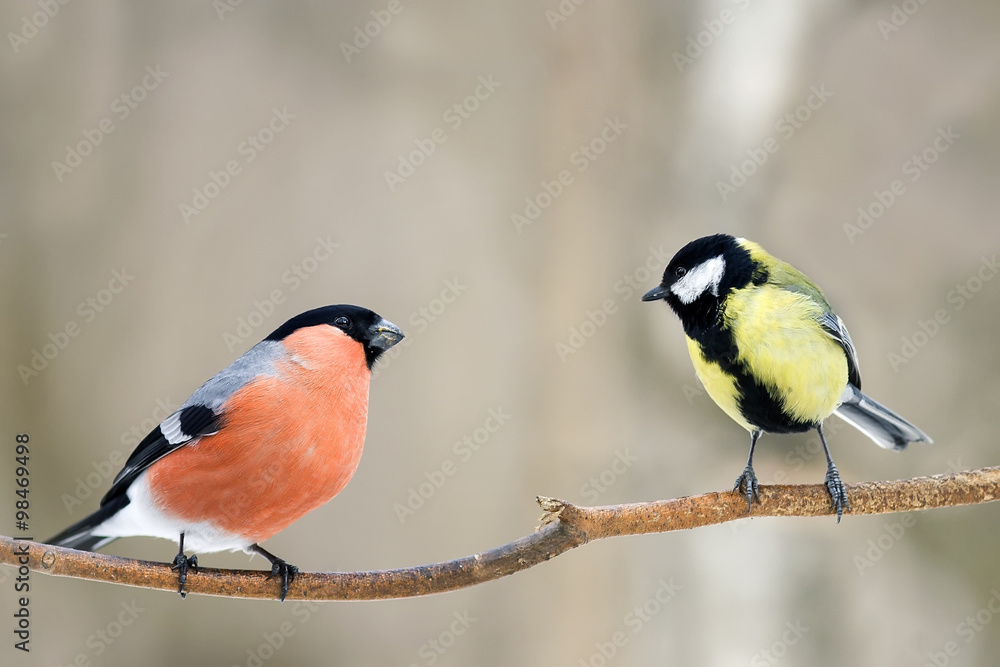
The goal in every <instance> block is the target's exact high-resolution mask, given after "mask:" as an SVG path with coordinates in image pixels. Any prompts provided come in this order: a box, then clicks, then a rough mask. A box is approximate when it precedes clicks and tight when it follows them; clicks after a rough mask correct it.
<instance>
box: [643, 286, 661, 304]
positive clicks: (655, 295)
mask: <svg viewBox="0 0 1000 667" xmlns="http://www.w3.org/2000/svg"><path fill="white" fill-rule="evenodd" d="M666 296H667V288H666V287H664V286H663V285H657V286H656V287H654V288H653V289H651V290H649V291H648V292H646V293H645V294H643V295H642V300H643V301H659V300H660V299H665V298H666Z"/></svg>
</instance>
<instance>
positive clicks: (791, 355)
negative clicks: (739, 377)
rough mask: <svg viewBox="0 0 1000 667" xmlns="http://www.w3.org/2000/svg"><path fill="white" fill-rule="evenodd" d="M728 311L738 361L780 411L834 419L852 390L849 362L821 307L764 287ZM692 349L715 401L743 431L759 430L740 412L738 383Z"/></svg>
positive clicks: (730, 302)
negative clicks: (823, 319) (829, 332)
mask: <svg viewBox="0 0 1000 667" xmlns="http://www.w3.org/2000/svg"><path fill="white" fill-rule="evenodd" d="M724 309H725V310H724V314H723V323H724V326H725V327H726V328H727V329H728V330H729V331H730V332H732V336H733V340H734V342H735V344H736V348H737V351H738V352H737V361H738V362H739V363H740V365H741V366H742V367H743V368H745V369H746V371H747V372H748V373H749V374H750V375H751V376H752V377H754V378H756V379H757V380H758V381H759V382H760V383H761V384H763V385H764V386H765V387H766V388H767V393H768V395H769V396H770V397H771V398H773V399H774V400H775V401H776V402H777V403H778V405H779V406H780V409H781V412H782V413H784V414H785V415H787V416H788V417H790V418H791V419H794V420H796V421H799V422H806V423H811V424H815V423H819V422H821V421H822V420H823V419H825V418H827V417H828V416H830V414H831V413H832V412H833V411H834V409H835V408H836V407H837V405H838V404H839V401H840V396H841V394H842V393H843V390H844V388H845V387H846V386H847V357H846V356H845V354H844V351H843V349H841V347H840V345H839V344H838V343H837V342H836V341H834V340H833V338H831V337H830V336H829V335H827V334H826V333H824V332H823V330H822V329H821V328H820V327H819V325H818V324H817V322H818V319H819V318H820V317H821V316H822V314H823V309H822V307H821V306H820V305H819V304H817V303H816V302H815V301H814V300H812V299H811V298H809V297H808V296H806V295H804V294H801V293H798V292H793V291H790V290H787V289H783V288H780V287H777V286H774V285H771V284H765V285H762V286H760V287H754V286H747V287H746V288H744V289H742V290H737V291H736V292H733V293H732V294H730V295H729V297H728V298H727V299H726V301H725V303H724ZM688 350H689V352H690V354H691V359H692V361H693V362H694V366H695V371H696V372H697V374H698V377H699V378H700V379H701V381H702V383H703V384H704V385H705V389H706V390H707V391H708V393H709V395H710V396H711V397H712V399H713V400H715V402H716V403H718V405H719V407H721V408H722V409H723V410H725V412H726V414H728V415H729V416H730V417H732V418H733V419H734V420H735V421H736V422H737V423H739V424H740V425H741V426H743V427H744V428H746V429H747V430H751V431H752V430H755V425H754V423H753V421H754V420H753V415H752V414H743V411H741V406H740V402H739V401H740V391H739V389H738V387H737V382H736V380H735V379H734V378H733V377H732V376H731V375H728V374H726V373H724V372H723V371H722V369H721V368H720V367H719V365H718V364H716V363H713V362H709V361H707V360H706V359H705V358H704V356H703V354H702V352H701V348H700V346H699V345H698V343H697V342H695V341H692V340H690V339H689V340H688Z"/></svg>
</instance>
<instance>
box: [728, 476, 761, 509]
mask: <svg viewBox="0 0 1000 667" xmlns="http://www.w3.org/2000/svg"><path fill="white" fill-rule="evenodd" d="M737 491H740V492H741V493H746V497H747V511H748V512H749V511H750V509H751V508H752V507H753V499H754V498H756V499H757V502H760V486H759V485H758V484H757V475H755V474H754V471H753V467H752V466H747V467H746V468H745V469H744V470H743V474H742V475H740V476H739V477H737V478H736V484H735V485H733V493H736V492H737Z"/></svg>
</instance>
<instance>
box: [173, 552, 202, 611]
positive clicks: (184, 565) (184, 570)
mask: <svg viewBox="0 0 1000 667" xmlns="http://www.w3.org/2000/svg"><path fill="white" fill-rule="evenodd" d="M170 569H171V570H177V592H178V593H180V594H181V598H182V599H183V598H186V597H187V591H185V590H184V586H185V585H186V584H187V576H188V569H191V570H194V571H195V572H197V571H198V557H197V556H191V557H188V556H185V555H184V552H181V553H179V554H177V555H176V556H174V562H173V565H172V566H171V567H170Z"/></svg>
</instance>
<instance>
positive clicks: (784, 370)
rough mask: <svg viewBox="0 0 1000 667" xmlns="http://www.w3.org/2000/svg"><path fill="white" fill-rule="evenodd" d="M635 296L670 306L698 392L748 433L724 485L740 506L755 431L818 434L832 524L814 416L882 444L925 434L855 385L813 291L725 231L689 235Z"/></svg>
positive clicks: (836, 485)
mask: <svg viewBox="0 0 1000 667" xmlns="http://www.w3.org/2000/svg"><path fill="white" fill-rule="evenodd" d="M642 300H643V301H659V300H663V301H666V302H667V304H669V305H670V307H671V308H672V309H673V311H674V312H675V313H677V316H678V317H679V318H680V320H681V324H683V326H684V333H685V334H686V335H687V344H688V352H689V353H690V355H691V361H692V362H694V368H695V372H696V373H697V374H698V378H699V379H700V380H701V382H702V384H703V385H705V389H706V391H708V395H709V396H711V397H712V399H713V400H714V401H715V402H716V403H717V404H718V406H719V407H720V408H722V409H723V410H724V411H725V412H726V414H728V415H729V416H730V417H732V418H733V420H735V421H736V423H738V424H739V425H740V426H742V427H743V428H745V429H747V430H748V431H750V456H749V457H748V458H747V465H746V469H744V471H743V474H741V475H740V476H739V477H737V478H736V485H735V486H734V487H733V491H734V492H735V491H736V490H737V489H742V491H743V492H744V493H745V494H746V498H747V504H748V506H750V505H751V504H752V503H753V498H754V497H756V498H757V500H758V501H759V500H760V496H759V494H758V484H757V476H756V475H755V474H754V471H753V451H754V447H755V446H756V444H757V439H758V438H759V437H760V434H761V433H762V432H764V431H766V432H768V433H801V432H804V431H809V430H812V429H816V430H817V431H818V432H819V437H820V441H821V442H822V443H823V451H824V452H825V453H826V462H827V470H826V487H827V489H828V490H829V491H830V496H831V498H832V500H833V507H834V509H835V510H836V511H837V521H838V522H839V521H840V518H841V516H842V515H843V513H844V510H849V509H850V505H849V504H848V501H847V492H846V491H845V489H844V483H843V482H842V481H841V479H840V473H839V472H838V471H837V466H836V465H834V463H833V459H832V458H831V457H830V448H829V447H828V446H827V444H826V437H825V436H824V435H823V420H825V419H826V418H827V417H829V416H830V415H831V414H835V415H837V416H838V417H840V418H841V419H843V420H844V421H846V422H847V423H849V424H851V425H852V426H854V427H855V428H857V429H858V430H860V431H861V432H862V433H864V434H865V435H867V436H868V437H869V438H871V439H872V440H874V441H875V443H876V444H878V445H879V446H880V447H884V448H886V449H893V450H897V451H898V450H901V449H903V448H905V447H906V445H907V444H908V443H910V442H928V443H929V442H931V439H930V438H929V437H928V436H927V434H926V433H924V432H923V431H921V430H920V429H919V428H917V427H916V426H914V425H913V424H911V423H910V422H908V421H906V420H905V419H903V418H902V417H900V416H899V415H897V414H896V413H894V412H892V411H891V410H889V409H888V408H886V407H884V406H882V405H879V404H878V403H876V402H875V401H873V400H872V399H871V398H869V397H868V396H865V395H864V394H862V393H861V374H860V373H859V372H858V357H857V354H856V353H855V351H854V343H852V342H851V336H850V334H849V333H847V327H846V326H844V322H843V320H841V319H840V317H838V316H837V314H836V313H834V312H833V309H832V308H830V304H829V303H827V301H826V297H824V296H823V292H822V291H821V290H820V289H819V287H817V286H816V284H815V283H813V282H812V281H811V280H809V278H807V277H806V276H805V274H803V273H802V272H801V271H799V270H798V269H796V268H795V267H793V266H791V265H790V264H787V263H785V262H783V261H781V260H780V259H777V258H775V257H772V256H771V255H769V254H768V253H766V252H765V251H764V249H763V248H761V247H760V246H759V245H757V244H756V243H753V242H752V241H747V240H746V239H738V238H734V237H732V236H729V235H728V234H715V235H714V236H705V237H703V238H700V239H697V240H695V241H691V242H690V243H688V244H687V245H686V246H684V247H683V248H681V249H680V251H678V252H677V254H676V255H674V257H673V259H671V260H670V263H669V264H667V268H666V270H665V271H664V272H663V281H662V282H661V283H660V284H659V285H658V286H657V287H654V288H653V289H651V290H650V291H649V292H647V293H646V294H645V295H643V297H642Z"/></svg>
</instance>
